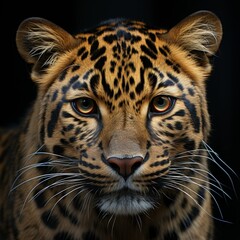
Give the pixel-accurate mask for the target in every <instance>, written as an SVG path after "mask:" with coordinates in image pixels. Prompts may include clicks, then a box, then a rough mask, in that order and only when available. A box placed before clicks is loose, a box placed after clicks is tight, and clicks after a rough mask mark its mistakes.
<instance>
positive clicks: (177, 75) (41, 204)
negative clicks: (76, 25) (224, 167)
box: [8, 11, 222, 239]
mask: <svg viewBox="0 0 240 240" xmlns="http://www.w3.org/2000/svg"><path fill="white" fill-rule="evenodd" d="M221 36H222V29H221V23H220V21H219V19H218V18H217V17H216V16H215V15H214V14H212V13H210V12H207V11H201V12H197V13H195V14H193V15H190V16H189V17H187V18H186V19H184V20H182V21H181V22H180V23H179V24H177V25H176V26H174V27H173V28H172V29H170V30H164V29H156V28H151V27H149V26H148V25H146V24H145V23H143V22H139V21H131V20H122V19H120V20H112V21H108V22H106V23H103V24H102V25H99V26H98V27H96V28H94V29H92V30H88V31H83V32H81V33H79V34H77V35H71V34H69V33H68V32H66V31H65V30H63V29H62V28H61V27H59V26H57V25H55V24H53V23H52V22H49V21H47V20H45V19H41V18H30V19H26V20H25V21H23V22H22V23H21V25H20V27H19V30H18V32H17V38H16V39H17V47H18V50H19V53H20V55H21V56H22V57H23V58H24V59H25V61H26V62H28V63H29V64H32V72H31V78H32V80H33V81H34V82H35V83H36V84H37V86H38V95H37V98H36V101H35V102H34V104H33V107H32V108H31V111H30V112H29V116H28V118H27V119H26V121H25V126H24V128H23V129H24V130H23V131H22V133H21V134H20V137H19V144H20V146H21V147H20V148H19V149H20V151H19V149H18V151H19V152H18V153H19V155H21V156H24V157H22V158H19V160H18V163H19V166H17V168H18V169H20V170H19V172H20V174H19V175H18V176H17V179H15V180H14V181H13V184H12V185H13V187H12V190H13V191H14V190H18V191H19V192H20V190H19V189H21V193H19V196H18V193H16V196H17V197H16V199H18V200H17V201H16V202H18V203H20V202H22V203H23V205H24V204H25V205H26V203H28V201H29V202H31V205H30V204H29V206H28V211H29V212H28V213H30V214H32V216H33V215H34V216H35V218H36V219H38V218H41V219H42V220H39V219H38V220H36V222H37V223H41V224H42V222H43V224H45V225H47V227H48V228H49V229H48V230H49V232H48V233H47V234H46V233H45V235H46V236H52V235H51V234H55V235H54V238H53V239H59V236H70V235H69V234H70V233H71V234H72V235H71V236H72V237H69V239H73V236H75V237H76V239H78V236H79V234H82V233H83V232H84V229H85V228H84V227H83V226H85V225H82V226H81V227H76V226H77V225H78V224H82V222H81V221H82V220H83V219H84V221H86V222H87V220H85V218H86V214H85V212H88V215H91V214H93V215H94V216H95V217H96V216H99V215H101V214H102V215H103V216H106V215H109V216H117V217H119V218H117V217H116V218H115V220H116V219H117V220H116V221H118V219H120V220H121V221H123V222H125V220H126V219H128V217H129V216H131V217H132V216H141V217H140V218H141V221H143V222H144V221H145V220H143V219H144V217H143V218H142V216H145V215H148V214H149V216H150V215H151V214H152V215H151V219H155V218H156V224H158V227H160V223H161V224H162V225H161V228H162V229H165V230H166V231H162V232H161V234H160V235H159V238H158V239H163V238H164V239H167V236H168V235H169V236H170V235H171V236H175V235H176V236H185V235H184V234H185V231H186V229H187V228H190V226H191V224H190V223H189V221H190V220H191V221H194V220H195V221H197V223H196V224H195V225H194V227H193V230H191V231H190V232H191V233H189V232H188V233H187V235H186V236H190V235H191V234H192V235H191V236H193V237H194V236H198V233H200V232H201V231H200V232H198V231H197V235H195V234H196V226H201V230H203V228H202V227H203V223H204V224H205V223H206V222H207V223H209V224H207V225H206V226H205V225H204V226H205V227H204V229H205V230H204V231H205V232H206V234H208V236H210V234H211V229H210V227H209V226H210V222H211V220H210V217H209V216H210V215H211V198H210V195H211V194H210V191H209V182H208V174H209V171H208V163H207V161H206V160H207V159H208V158H207V156H206V151H204V150H203V148H204V147H203V146H204V144H205V143H206V142H207V138H208V134H209V131H210V119H209V114H208V109H207V101H206V90H205V81H206V78H207V77H208V76H209V74H210V72H211V69H212V66H211V62H210V58H211V57H212V56H213V55H214V54H215V53H216V51H217V50H218V47H219V44H220V42H221ZM8 182H9V181H8ZM30 200H34V201H30ZM25 205H24V207H25ZM65 205H66V206H68V207H66V206H65ZM13 206H14V207H15V206H18V204H14V205H13ZM57 206H59V208H58V210H57ZM170 206H171V207H170ZM24 207H23V208H24ZM177 208H178V209H182V210H181V211H182V216H183V217H181V216H180V215H181V214H176V209H177ZM14 209H15V210H14V211H16V212H19V209H18V208H14ZM36 209H38V211H36ZM63 209H65V210H63ZM79 209H80V210H81V211H80V213H78V214H76V213H75V211H78V210H79ZM203 209H205V210H203ZM55 210H56V212H59V214H62V215H63V217H62V221H60V220H59V219H60V218H58V217H57V215H54V214H53V213H54V211H55ZM66 211H68V214H66ZM63 212H64V213H63ZM92 212H94V213H92ZM150 213H151V214H150ZM52 214H53V215H52ZM25 215H28V214H25ZM39 216H40V217H39ZM46 216H48V218H47V217H46ZM66 216H68V218H69V221H70V222H71V223H73V225H74V227H73V226H72V225H71V226H69V225H68V224H69V223H67V224H65V222H64V221H63V219H65V218H66ZM73 216H74V217H73ZM96 218H97V217H96ZM111 218H112V217H110V220H109V221H111ZM22 219H24V217H22V218H21V219H20V218H19V220H18V224H19V225H21V226H22V227H23V228H26V226H30V225H31V227H29V228H28V229H32V228H34V229H37V230H36V234H37V235H38V233H37V231H40V232H41V229H44V231H45V228H41V227H36V224H35V223H36V222H35V223H31V222H30V221H28V220H26V221H25V222H24V221H23V220H22ZM25 219H27V218H26V217H25ZM46 219H48V220H49V219H50V220H49V221H50V222H49V221H48V220H46ZM164 219H165V220H164ZM166 219H167V220H166ZM173 219H175V220H174V221H173ZM196 219H197V220H196ZM204 219H205V220H204ZM206 219H207V220H206ZM115 220H114V221H115ZM120 220H119V221H120ZM128 220H129V219H128ZM84 221H83V222H84ZM96 221H97V220H95V222H94V221H93V223H92V222H91V223H88V224H86V226H88V228H91V229H96V226H100V225H97V224H96ZM148 221H149V220H146V222H148ZM23 222H24V224H25V225H24V224H23ZM169 222H170V223H169ZM167 223H169V224H167ZM94 224H95V225H94ZM32 225H33V226H32ZM94 226H95V227H94ZM146 226H147V225H146ZM63 228H66V229H71V230H69V232H70V233H69V232H68V233H66V232H65V233H62V232H61V231H60V232H59V229H63ZM102 228H104V227H103V226H102ZM102 228H101V227H99V229H100V230H99V229H98V230H96V231H97V234H100V233H101V234H102V235H104V234H105V232H104V231H103V230H102ZM145 228H147V227H145ZM150 228H151V226H150ZM53 229H54V231H55V232H54V233H53V232H52V233H51V234H50V232H51V231H52V230H53ZM79 229H80V230H79ZM129 229H130V228H129ZM34 231H35V230H34ZM79 231H80V232H79ZM107 231H108V230H106V232H107ZM146 231H148V230H146ZM170 231H171V234H170V233H169V232H170ZM116 232H117V233H115V235H114V236H115V239H123V238H124V239H140V238H139V237H136V236H137V235H136V233H135V231H133V233H132V235H131V234H130V235H129V236H130V237H129V236H128V238H125V237H126V236H125V235H124V237H123V235H122V234H123V233H122V232H123V231H122V230H121V229H118V230H116ZM24 234H26V235H22V236H23V239H24V237H26V236H28V233H27V231H26V232H25V233H24ZM31 234H33V231H31ZM174 234H175V235H174ZM181 234H183V235H181ZM83 235H84V233H83ZM104 236H105V237H104V238H103V239H111V237H109V238H108V237H107V236H108V235H104ZM133 236H134V237H133ZM142 236H143V235H141V237H142ZM144 236H145V235H144ZM144 236H143V237H142V238H141V239H149V238H145V237H144ZM66 238H67V237H66ZM33 239H34V238H33ZM43 239H44V238H43ZM84 239H85V238H84ZM176 239H177V238H176Z"/></svg>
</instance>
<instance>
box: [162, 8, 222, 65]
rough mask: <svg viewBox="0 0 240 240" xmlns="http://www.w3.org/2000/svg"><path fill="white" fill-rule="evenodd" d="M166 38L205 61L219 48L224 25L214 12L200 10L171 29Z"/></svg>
mask: <svg viewBox="0 0 240 240" xmlns="http://www.w3.org/2000/svg"><path fill="white" fill-rule="evenodd" d="M166 38H167V39H168V40H169V41H170V42H173V43H176V44H177V45H180V46H181V47H183V48H184V49H185V50H187V51H188V52H189V53H191V54H192V56H193V57H194V58H196V60H199V61H200V62H199V63H204V61H206V60H208V57H211V56H213V55H214V54H215V53H216V52H217V50H218V48H219V45H220V42H221V39H222V25H221V22H220V20H219V18H218V17H217V16H216V15H215V14H214V13H212V12H210V11H198V12H195V13H193V14H192V15H189V16H188V17H186V18H185V19H183V20H182V21H181V22H179V23H178V24H177V25H176V26H174V27H173V28H172V29H170V31H169V32H168V33H167V34H166Z"/></svg>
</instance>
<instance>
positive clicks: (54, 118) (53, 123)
mask: <svg viewBox="0 0 240 240" xmlns="http://www.w3.org/2000/svg"><path fill="white" fill-rule="evenodd" d="M62 106H63V103H62V102H59V103H58V104H57V106H56V108H55V109H54V110H53V111H52V112H51V118H50V120H49V122H48V125H47V133H48V137H52V135H53V131H54V129H55V126H56V124H57V121H58V117H59V113H60V111H61V109H62Z"/></svg>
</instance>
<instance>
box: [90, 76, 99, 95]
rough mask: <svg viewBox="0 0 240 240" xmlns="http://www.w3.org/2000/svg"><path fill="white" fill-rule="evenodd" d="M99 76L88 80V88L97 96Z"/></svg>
mask: <svg viewBox="0 0 240 240" xmlns="http://www.w3.org/2000/svg"><path fill="white" fill-rule="evenodd" d="M99 80H100V76H99V75H98V74H95V75H93V76H92V77H91V79H90V86H91V90H92V92H93V94H94V95H95V96H97V86H98V84H99Z"/></svg>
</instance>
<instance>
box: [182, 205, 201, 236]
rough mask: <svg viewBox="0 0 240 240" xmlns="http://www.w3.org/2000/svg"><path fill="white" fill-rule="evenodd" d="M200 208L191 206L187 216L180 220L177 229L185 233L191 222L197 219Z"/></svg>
mask: <svg viewBox="0 0 240 240" xmlns="http://www.w3.org/2000/svg"><path fill="white" fill-rule="evenodd" d="M199 208H200V207H199V206H197V207H195V206H193V207H192V208H191V211H190V212H189V213H188V214H187V216H186V217H185V218H184V219H182V220H181V222H180V224H179V227H180V229H181V231H182V232H184V231H186V230H187V229H188V228H189V227H190V226H191V225H192V224H193V221H194V220H195V219H196V218H197V216H198V215H199V213H200V209H199Z"/></svg>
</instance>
